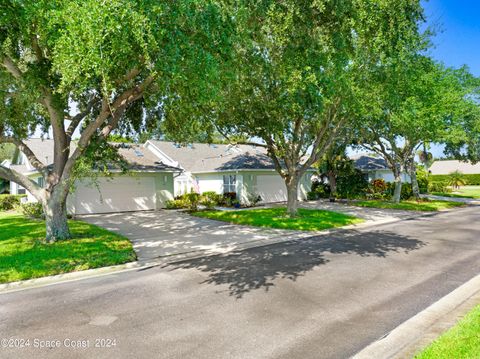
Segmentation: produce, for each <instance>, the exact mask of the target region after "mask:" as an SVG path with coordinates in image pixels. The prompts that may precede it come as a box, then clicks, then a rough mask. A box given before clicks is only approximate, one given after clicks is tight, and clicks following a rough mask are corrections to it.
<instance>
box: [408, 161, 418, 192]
mask: <svg viewBox="0 0 480 359" xmlns="http://www.w3.org/2000/svg"><path fill="white" fill-rule="evenodd" d="M410 179H411V181H412V191H413V197H415V199H416V200H417V201H418V200H420V187H419V186H418V181H417V169H416V167H415V162H414V161H412V163H411V165H410Z"/></svg>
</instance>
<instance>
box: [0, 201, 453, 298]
mask: <svg viewBox="0 0 480 359" xmlns="http://www.w3.org/2000/svg"><path fill="white" fill-rule="evenodd" d="M453 210H457V211H458V210H459V208H453V209H448V210H444V211H439V212H427V213H422V212H416V213H415V214H414V215H412V216H409V217H403V218H399V217H394V218H389V219H381V220H378V221H370V222H369V221H366V222H363V223H359V224H353V225H348V226H344V227H339V228H331V229H326V230H323V231H318V232H306V231H305V232H302V233H295V234H293V235H292V237H289V238H285V236H284V234H283V233H282V234H281V235H279V236H276V237H272V238H269V239H258V240H255V241H249V242H244V243H240V244H238V245H236V246H234V247H225V248H224V250H223V251H215V252H209V251H205V250H194V251H191V252H184V253H179V254H171V255H167V256H161V257H156V258H151V259H148V260H139V261H136V262H130V263H125V264H119V265H115V266H109V267H101V268H94V269H87V270H83V271H78V272H69V273H63V274H57V275H53V276H47V277H41V278H35V279H28V280H24V281H18V282H11V283H5V284H0V295H1V294H4V293H11V292H16V291H20V290H27V289H33V288H39V287H44V286H49V285H54V284H61V283H67V282H73V281H77V280H82V279H89V278H95V277H101V276H106V275H112V274H117V273H123V272H129V271H134V270H139V269H145V268H150V267H157V266H161V265H166V264H172V263H176V262H183V261H186V260H190V259H197V258H202V257H208V256H215V255H225V254H228V253H232V252H235V251H242V250H246V249H251V248H257V247H264V246H268V245H272V244H277V243H284V242H289V241H295V240H301V239H306V238H311V237H317V236H325V235H329V234H332V233H337V232H342V231H348V230H352V229H353V230H355V229H358V230H365V229H369V228H371V227H377V226H380V225H385V224H392V223H396V222H401V221H407V220H412V219H417V218H422V217H431V216H435V215H438V214H441V213H447V212H450V211H453Z"/></svg>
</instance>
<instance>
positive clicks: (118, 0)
mask: <svg viewBox="0 0 480 359" xmlns="http://www.w3.org/2000/svg"><path fill="white" fill-rule="evenodd" d="M229 19H230V18H229V17H228V16H226V15H225V13H224V11H223V9H222V6H221V5H219V2H214V1H208V0H196V1H194V0H169V1H154V0H137V1H133V0H109V1H97V0H58V1H50V0H4V1H2V3H1V5H0V143H12V144H14V145H15V146H16V147H17V148H18V149H19V150H20V151H22V152H23V153H24V154H25V155H26V157H27V158H28V160H29V161H30V163H31V164H32V166H33V167H34V168H35V169H36V170H37V171H38V172H39V173H40V174H41V175H42V176H43V177H44V179H45V181H44V183H45V186H44V187H43V188H41V187H40V186H39V185H38V184H37V183H36V182H34V181H32V180H31V179H30V178H28V177H26V176H24V175H23V174H21V173H18V172H16V171H14V170H13V169H9V168H5V167H0V177H2V178H5V179H7V180H10V181H13V182H16V183H18V184H20V185H21V186H23V187H25V188H26V189H27V190H28V191H29V192H30V193H31V194H32V195H33V196H34V197H35V198H36V199H37V200H38V201H39V202H40V203H41V204H42V205H43V208H44V212H45V216H46V230H47V240H48V241H55V240H59V239H66V238H70V233H69V229H68V224H67V214H66V198H67V196H68V194H69V191H70V189H71V187H72V185H73V182H74V181H75V176H74V173H75V167H76V165H77V163H78V162H79V159H81V158H82V157H84V156H86V155H88V154H92V153H93V155H96V156H97V157H101V154H100V153H98V152H97V153H95V152H96V150H95V149H98V151H100V150H101V149H102V148H105V146H102V145H98V143H99V142H102V141H105V140H106V139H108V136H109V135H110V134H111V133H112V131H114V130H115V129H117V128H121V129H130V130H131V129H134V128H139V127H142V126H143V127H145V126H147V127H148V123H149V122H148V116H149V115H153V116H154V117H155V116H159V114H158V112H157V109H158V108H159V107H160V109H161V107H162V105H163V104H166V103H168V102H169V101H171V100H172V99H174V98H183V99H186V98H191V97H194V98H195V101H196V102H198V103H200V102H201V101H202V99H207V98H208V97H209V96H210V95H212V93H214V86H215V82H216V78H217V77H218V76H217V74H218V72H219V66H220V65H219V64H221V63H222V61H224V60H225V57H224V55H225V54H226V52H227V51H226V48H228V46H229V45H228V42H229V40H228V33H229V31H230V29H231V21H230V20H229ZM220 60H222V61H220ZM158 104H160V106H159V105H158ZM49 130H51V131H52V134H53V140H54V160H53V165H51V166H47V165H48V164H45V163H43V162H42V161H41V160H40V159H39V158H37V157H36V156H35V154H34V153H33V152H32V151H31V150H30V149H29V148H28V146H27V145H26V141H25V139H27V138H28V137H29V136H30V135H32V133H34V132H35V131H42V132H44V133H45V132H47V131H49ZM78 131H80V137H79V139H78V141H76V146H75V147H73V146H72V141H73V139H72V137H73V135H74V133H77V132H78ZM92 146H94V147H92ZM92 148H94V150H93V151H92V150H91V149H92ZM89 149H90V151H88V150H89Z"/></svg>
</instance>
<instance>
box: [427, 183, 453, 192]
mask: <svg viewBox="0 0 480 359" xmlns="http://www.w3.org/2000/svg"><path fill="white" fill-rule="evenodd" d="M451 191H452V190H451V189H450V188H448V183H447V181H435V182H430V183H429V185H428V192H429V193H432V192H437V193H448V192H451Z"/></svg>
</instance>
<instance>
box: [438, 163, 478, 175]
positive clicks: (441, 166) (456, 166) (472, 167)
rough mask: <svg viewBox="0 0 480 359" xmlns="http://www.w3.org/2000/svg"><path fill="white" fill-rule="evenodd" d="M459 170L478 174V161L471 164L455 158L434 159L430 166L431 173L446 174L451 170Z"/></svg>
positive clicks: (464, 172)
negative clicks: (447, 159)
mask: <svg viewBox="0 0 480 359" xmlns="http://www.w3.org/2000/svg"><path fill="white" fill-rule="evenodd" d="M455 171H460V172H462V173H463V174H465V175H467V174H480V163H477V164H471V163H469V162H461V161H455V160H449V161H435V162H434V163H433V164H432V166H431V167H430V172H431V173H432V174H433V175H448V174H450V173H452V172H455Z"/></svg>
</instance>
